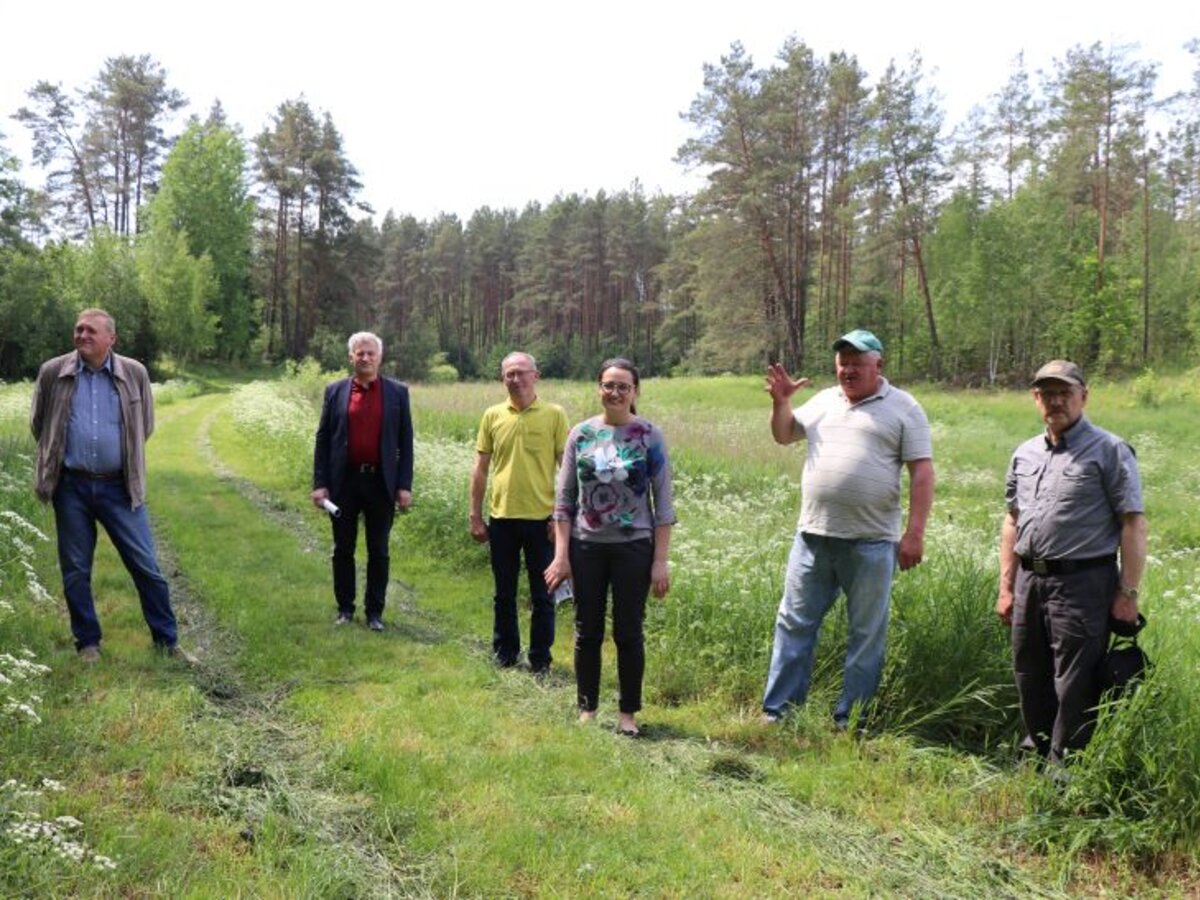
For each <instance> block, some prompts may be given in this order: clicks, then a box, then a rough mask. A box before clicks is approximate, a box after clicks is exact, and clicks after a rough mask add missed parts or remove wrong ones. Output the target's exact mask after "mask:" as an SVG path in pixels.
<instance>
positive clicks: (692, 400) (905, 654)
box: [0, 368, 1200, 897]
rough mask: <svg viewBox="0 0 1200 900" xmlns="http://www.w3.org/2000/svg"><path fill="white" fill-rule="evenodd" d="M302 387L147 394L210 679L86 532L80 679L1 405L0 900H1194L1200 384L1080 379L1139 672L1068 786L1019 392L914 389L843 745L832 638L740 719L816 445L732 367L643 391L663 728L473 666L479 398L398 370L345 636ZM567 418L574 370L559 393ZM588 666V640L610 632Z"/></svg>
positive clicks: (210, 386) (484, 645) (180, 573)
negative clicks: (1051, 762)
mask: <svg viewBox="0 0 1200 900" xmlns="http://www.w3.org/2000/svg"><path fill="white" fill-rule="evenodd" d="M328 377H329V376H327V375H323V374H322V373H320V372H318V371H315V370H314V369H311V368H307V369H306V368H301V369H297V370H293V371H292V372H291V373H290V374H289V375H288V376H287V377H284V378H280V379H274V380H270V381H259V382H254V383H252V384H248V385H232V384H229V383H226V382H223V381H222V380H221V379H220V378H215V377H209V378H208V379H206V380H205V382H204V384H203V385H201V384H200V382H199V381H198V380H193V381H188V380H186V377H185V380H177V381H174V382H171V383H168V384H166V385H164V386H162V388H160V389H159V393H158V397H159V410H158V412H159V428H158V431H157V432H156V434H155V437H154V438H153V440H152V441H151V444H150V457H151V458H150V470H151V479H150V509H151V513H152V516H153V517H154V520H155V524H156V530H157V532H158V535H159V539H160V543H161V547H160V550H161V553H162V555H163V557H164V559H165V560H166V568H167V570H168V572H169V574H170V577H171V579H172V585H173V589H174V597H175V601H176V604H177V606H178V608H179V610H180V613H181V620H182V624H183V633H184V638H183V639H184V641H185V642H186V643H187V644H188V645H189V646H190V647H191V648H193V649H194V651H195V652H196V654H197V655H198V656H199V657H200V664H199V665H198V666H197V667H195V668H192V669H187V668H183V667H181V666H179V665H177V664H175V663H173V662H172V661H170V660H167V659H163V658H160V657H158V656H155V655H154V654H152V653H151V652H150V650H149V639H148V635H147V634H146V633H145V628H144V625H143V624H142V623H141V619H140V614H139V612H138V609H137V600H136V596H134V595H133V592H132V588H131V585H130V584H129V581H128V578H127V577H126V576H125V574H124V571H123V570H122V568H121V566H120V563H119V561H118V560H117V559H116V557H115V554H114V553H113V551H112V548H111V547H110V546H109V545H108V544H107V542H106V541H102V542H101V550H100V553H99V555H98V562H97V577H96V585H97V591H98V595H99V597H100V613H101V617H102V621H103V623H104V626H105V657H104V660H103V662H102V663H101V665H100V666H98V667H96V668H95V669H91V670H88V669H84V668H83V667H82V666H80V665H79V664H78V662H77V661H76V660H75V658H74V654H73V649H72V646H71V641H70V635H69V629H68V628H67V624H66V616H65V611H64V610H63V608H62V601H61V599H60V597H59V582H58V578H57V573H56V569H55V564H54V554H53V520H52V516H51V515H50V514H49V513H48V512H47V510H45V509H44V508H42V507H40V506H38V505H37V504H36V503H35V502H34V501H33V499H32V494H31V492H30V491H29V480H30V475H29V466H30V454H31V449H32V448H31V445H30V442H29V441H28V439H27V437H26V436H25V427H26V426H25V416H26V414H27V404H28V386H27V385H25V386H22V385H13V386H7V387H4V386H0V436H2V437H0V462H2V469H0V501H2V507H3V512H2V513H0V785H3V787H0V895H10V894H13V895H40V896H66V895H79V894H84V895H88V896H92V895H101V896H103V895H109V896H157V895H169V896H197V897H207V896H314V897H318V896H319V897H326V896H339V897H351V896H438V897H444V896H580V895H591V896H612V895H621V896H625V895H630V894H639V895H650V896H739V897H741V896H783V895H794V894H817V895H831V894H846V895H851V896H858V895H879V894H884V895H903V896H929V895H937V896H962V897H978V896H1014V897H1016V896H1020V897H1025V896H1054V895H1058V894H1078V893H1086V894H1108V893H1111V894H1118V893H1119V894H1146V895H1151V894H1162V895H1167V896H1178V895H1187V894H1194V893H1196V892H1197V891H1200V854H1198V843H1197V838H1198V832H1200V775H1198V774H1197V773H1200V688H1197V686H1196V685H1197V679H1196V678H1195V675H1196V674H1197V670H1198V668H1200V638H1197V627H1196V625H1197V618H1198V616H1200V575H1198V567H1197V560H1198V558H1200V519H1198V516H1197V513H1196V512H1195V501H1196V498H1197V497H1198V496H1200V464H1198V463H1197V462H1196V457H1195V453H1194V447H1195V445H1196V443H1197V440H1196V433H1197V428H1196V425H1195V422H1196V421H1197V415H1196V413H1197V412H1198V411H1200V396H1198V395H1197V392H1196V389H1195V388H1194V387H1193V385H1194V384H1195V379H1194V377H1190V376H1189V377H1180V378H1178V379H1155V378H1153V376H1143V378H1141V379H1139V380H1138V381H1136V382H1130V383H1120V384H1101V385H1095V386H1094V388H1093V392H1092V397H1091V400H1090V402H1089V407H1088V412H1089V414H1090V415H1091V417H1092V418H1093V419H1094V420H1095V421H1096V422H1097V423H1098V424H1101V425H1102V426H1104V427H1107V428H1109V429H1111V430H1113V431H1116V432H1117V433H1119V434H1121V435H1123V436H1125V437H1126V438H1127V439H1129V440H1130V441H1131V442H1132V443H1133V444H1134V445H1135V447H1136V448H1137V450H1138V458H1139V462H1140V464H1141V467H1142V474H1143V479H1144V482H1145V485H1146V497H1147V503H1148V515H1149V518H1150V522H1151V563H1150V566H1149V568H1148V571H1147V576H1146V579H1145V582H1144V586H1145V590H1144V596H1145V597H1146V598H1147V599H1146V600H1145V602H1144V604H1143V606H1144V609H1145V610H1146V612H1147V613H1148V616H1149V618H1150V621H1151V625H1150V627H1149V629H1148V630H1147V633H1146V636H1145V638H1144V641H1143V642H1144V644H1145V646H1146V647H1147V649H1148V650H1149V652H1150V653H1151V655H1152V657H1153V658H1154V660H1155V662H1156V667H1155V669H1154V671H1153V673H1152V675H1151V676H1150V679H1149V680H1148V681H1147V683H1146V684H1145V685H1144V687H1143V689H1142V690H1141V691H1139V692H1138V693H1137V694H1136V695H1135V696H1134V697H1133V699H1132V700H1131V701H1129V702H1126V703H1123V704H1121V705H1119V706H1116V707H1113V708H1111V709H1106V710H1105V711H1104V713H1103V715H1102V720H1101V725H1100V728H1099V731H1098V733H1097V736H1096V738H1095V739H1094V741H1093V742H1092V745H1091V747H1090V748H1089V751H1088V753H1087V754H1086V756H1085V757H1084V758H1083V759H1082V760H1081V761H1080V763H1079V764H1078V765H1077V766H1076V767H1075V769H1074V773H1075V777H1074V778H1073V779H1072V780H1071V782H1070V783H1069V784H1068V785H1066V786H1062V785H1057V786H1056V785H1054V784H1052V783H1051V782H1049V780H1047V779H1045V778H1044V777H1043V776H1041V775H1040V774H1039V773H1038V772H1037V771H1036V770H1035V769H1034V768H1033V767H1031V766H1028V765H1022V764H1020V763H1019V761H1018V759H1017V755H1016V752H1015V742H1016V738H1017V737H1018V728H1017V724H1016V719H1015V710H1014V708H1013V704H1014V701H1015V695H1014V691H1013V689H1012V687H1011V675H1010V671H1009V664H1008V659H1007V645H1006V635H1005V634H1004V632H1003V631H1002V630H1001V628H1000V626H999V625H998V624H997V623H996V621H995V616H994V614H993V613H992V605H993V603H994V599H995V589H996V572H995V568H996V566H995V546H996V534H997V529H998V525H999V518H1000V515H1001V512H1002V494H1003V471H1004V466H1005V463H1006V462H1007V458H1008V456H1009V454H1010V453H1011V451H1012V448H1013V447H1014V446H1015V445H1016V443H1018V442H1019V441H1020V440H1022V439H1024V438H1025V437H1028V436H1029V435H1031V434H1033V433H1034V432H1035V431H1036V430H1037V428H1038V425H1039V423H1038V420H1037V417H1036V414H1035V412H1034V410H1033V406H1032V401H1031V400H1030V399H1029V397H1028V396H1027V395H1019V394H1013V393H983V392H979V393H963V392H944V391H940V390H936V389H932V388H927V387H922V386H915V387H913V388H911V389H912V390H913V391H914V393H916V394H917V395H918V397H919V398H920V399H921V400H922V402H923V404H924V406H925V408H926V410H927V411H928V413H929V415H930V419H931V422H932V424H933V428H934V442H935V444H934V446H935V456H936V465H937V470H938V495H937V501H936V503H935V507H934V515H933V521H932V523H931V527H930V534H929V536H928V538H927V561H926V563H925V564H924V565H922V566H921V567H920V568H918V569H916V570H914V571H912V572H909V573H905V574H903V575H902V576H901V577H900V578H899V579H898V580H897V584H896V589H895V594H894V603H893V618H892V624H891V631H890V645H889V658H888V666H887V670H886V672H885V678H884V683H883V685H882V688H881V691H880V696H879V704H878V706H877V709H876V710H875V713H874V715H873V718H872V720H871V721H870V722H869V723H868V725H869V727H868V730H867V733H866V736H865V737H862V738H858V739H855V738H851V737H848V736H846V735H844V734H837V733H835V732H834V731H833V729H832V727H831V725H830V722H829V709H830V705H831V702H832V698H833V696H834V693H835V692H836V689H837V681H838V675H839V671H838V670H839V668H840V663H841V659H840V657H841V651H842V648H843V647H844V622H843V621H842V619H841V617H840V616H839V615H837V614H835V615H832V616H831V617H830V619H829V621H828V622H827V624H826V628H825V632H824V633H823V635H822V643H821V648H820V654H819V659H818V667H817V672H816V679H815V685H814V691H813V695H812V697H811V699H810V703H809V704H808V706H807V707H806V708H805V709H804V710H803V711H802V713H801V714H800V715H797V716H795V717H793V718H791V719H789V720H788V722H787V724H786V726H785V727H783V728H781V729H774V730H764V729H762V728H761V727H760V726H759V725H758V724H757V710H758V700H759V698H760V695H761V690H762V682H763V678H764V676H765V672H766V663H767V656H768V654H769V652H770V641H771V624H772V620H773V616H774V610H775V606H776V604H777V602H778V594H779V589H780V583H781V578H782V573H783V566H784V561H785V558H786V553H787V549H788V546H789V545H790V541H791V537H792V532H793V530H794V527H795V518H796V514H797V510H798V506H799V489H798V478H799V468H800V462H801V456H800V455H799V451H798V450H797V449H796V448H779V447H776V446H774V445H773V444H772V443H771V441H770V438H769V434H768V431H767V426H766V417H767V401H766V398H765V396H764V395H763V393H762V389H761V381H760V380H759V379H753V378H720V379H676V380H655V381H648V382H646V383H645V384H644V385H643V392H642V399H641V400H640V401H639V410H640V411H641V412H642V413H643V414H644V415H646V416H647V417H648V418H650V419H652V420H653V421H655V422H656V423H657V424H659V425H660V426H661V427H662V428H663V430H664V432H665V433H666V435H667V439H668V441H669V442H670V445H671V449H672V459H673V462H674V466H675V469H676V498H677V505H678V507H679V515H680V523H679V525H678V526H677V528H676V534H675V539H674V541H673V547H672V567H673V588H672V593H671V594H670V595H669V597H668V598H667V599H666V600H665V601H661V602H653V603H652V605H651V608H650V611H649V615H648V621H647V640H648V660H647V684H646V688H647V693H646V709H645V711H644V712H643V714H642V716H641V719H642V721H644V722H645V723H646V725H647V731H648V739H646V740H643V741H638V742H629V741H621V740H618V739H617V738H616V737H615V736H614V735H613V734H612V733H611V730H612V725H613V724H614V721H615V703H614V702H613V698H614V697H615V678H614V677H613V675H614V672H613V669H614V667H613V665H612V659H611V657H606V664H605V694H604V696H603V698H602V704H601V711H602V714H601V718H600V723H599V726H598V727H592V728H581V727H579V726H578V725H576V724H575V722H574V719H575V716H574V710H573V696H574V694H573V687H572V682H571V676H570V656H571V639H570V633H571V623H570V621H569V613H567V614H564V615H562V616H560V621H559V628H558V641H557V643H556V645H555V651H556V663H555V667H556V670H557V674H556V675H555V676H553V677H551V678H550V679H548V680H545V681H535V680H533V679H532V678H530V677H529V675H528V673H524V672H521V671H503V672H501V671H497V670H495V669H494V668H493V667H492V666H491V664H490V662H489V659H488V652H487V650H488V641H489V638H490V627H491V612H490V573H489V571H488V569H487V563H486V553H485V551H484V550H483V549H482V548H480V547H478V546H477V545H475V544H473V543H472V542H471V541H470V539H469V536H468V533H467V526H466V490H467V473H468V471H469V467H470V464H471V462H472V456H473V451H472V446H473V437H474V429H475V426H476V423H477V421H478V416H479V414H480V412H481V411H482V409H483V408H484V406H486V405H488V404H489V403H492V402H497V401H498V400H499V399H501V398H502V391H501V389H500V386H499V385H498V384H476V385H439V386H423V385H417V386H414V388H413V404H414V415H415V418H416V428H417V434H418V451H417V476H416V484H415V489H414V493H415V496H416V503H415V506H414V509H413V511H412V512H411V513H410V514H409V515H407V516H404V517H401V518H400V519H399V520H398V524H397V528H396V529H395V531H394V537H393V540H394V547H393V556H392V558H393V579H394V583H393V584H392V585H391V587H390V589H389V601H388V612H387V616H386V618H387V620H388V622H389V625H390V626H391V627H390V629H389V631H388V632H386V633H385V634H384V635H382V636H378V635H372V634H370V633H368V632H367V631H366V630H365V629H362V628H353V629H349V630H346V629H339V630H336V631H335V630H334V629H333V627H332V626H331V621H332V613H333V603H332V596H331V588H330V579H329V571H328V559H327V548H328V534H327V525H325V523H324V522H323V520H322V518H321V517H320V516H319V515H317V514H316V513H315V512H314V511H313V510H312V509H311V506H310V505H309V504H308V503H307V478H308V474H307V473H308V470H309V465H310V454H311V440H312V433H313V429H314V428H315V417H316V408H315V404H316V403H317V402H318V401H319V396H320V389H321V387H322V385H323V384H324V382H325V380H326V379H327V378H328ZM541 393H542V395H543V396H544V397H546V398H547V399H550V400H554V401H556V402H559V403H562V404H563V405H564V406H565V407H566V408H567V410H568V416H569V418H570V419H571V420H572V421H576V420H578V419H580V418H582V417H584V416H586V415H589V414H591V413H592V412H594V411H595V410H596V404H595V400H594V393H593V389H592V387H591V386H590V385H582V384H569V383H555V382H547V383H544V384H543V386H542V392H541ZM609 649H610V650H611V648H609Z"/></svg>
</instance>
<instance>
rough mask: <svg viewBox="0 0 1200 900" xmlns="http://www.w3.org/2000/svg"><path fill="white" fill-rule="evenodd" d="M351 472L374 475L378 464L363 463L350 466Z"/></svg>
mask: <svg viewBox="0 0 1200 900" xmlns="http://www.w3.org/2000/svg"><path fill="white" fill-rule="evenodd" d="M350 471H351V472H357V473H358V474H359V475H374V474H375V473H376V472H378V471H379V466H372V465H368V464H366V463H364V464H363V465H361V466H351V467H350Z"/></svg>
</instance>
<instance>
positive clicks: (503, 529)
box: [488, 518, 554, 672]
mask: <svg viewBox="0 0 1200 900" xmlns="http://www.w3.org/2000/svg"><path fill="white" fill-rule="evenodd" d="M549 521H550V520H549V519H548V518H547V519H496V518H493V519H492V520H491V521H490V522H488V545H489V546H490V548H491V555H492V576H493V577H494V579H495V582H496V596H495V597H494V598H493V600H492V611H493V620H492V652H493V653H494V654H495V656H496V661H497V662H498V663H500V665H502V666H511V665H515V664H516V661H517V655H518V654H519V653H520V652H521V628H520V625H519V624H518V622H517V581H518V579H519V578H520V573H521V555H522V554H524V555H525V572H526V575H528V577H529V600H530V604H531V606H532V607H533V615H532V617H531V621H530V623H529V667H530V668H531V669H533V671H535V672H542V671H545V670H546V669H548V668H549V667H550V661H551V655H550V647H551V646H552V645H553V644H554V600H553V599H552V598H551V597H550V592H549V591H548V590H546V579H545V575H544V573H545V571H546V567H547V566H548V565H550V560H551V559H553V558H554V545H553V544H552V543H551V542H550V536H549V534H548V533H547V530H546V529H547V527H548V526H547V523H548V522H549Z"/></svg>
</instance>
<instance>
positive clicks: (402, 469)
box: [313, 375, 413, 503]
mask: <svg viewBox="0 0 1200 900" xmlns="http://www.w3.org/2000/svg"><path fill="white" fill-rule="evenodd" d="M379 381H380V383H381V385H382V387H383V429H382V431H381V433H380V437H379V460H380V463H381V465H382V466H383V481H384V484H385V485H386V486H387V492H388V496H389V497H391V498H393V499H395V496H396V491H411V490H412V478H413V427H412V411H411V410H410V409H409V404H408V388H407V387H406V386H405V385H404V384H402V383H401V382H399V381H396V379H394V378H386V377H384V376H383V375H380V376H379ZM349 412H350V379H349V378H343V379H342V380H341V381H335V382H333V383H332V384H330V385H328V386H327V387H326V388H325V402H324V403H323V404H322V406H321V423H320V424H319V425H318V426H317V442H316V446H315V447H314V448H313V490H316V489H317V488H328V490H329V496H330V499H332V500H333V502H334V503H337V502H338V498H339V496H340V495H341V492H342V485H343V484H344V483H345V480H346V458H347V455H348V453H349V446H350V429H349V424H350V415H349Z"/></svg>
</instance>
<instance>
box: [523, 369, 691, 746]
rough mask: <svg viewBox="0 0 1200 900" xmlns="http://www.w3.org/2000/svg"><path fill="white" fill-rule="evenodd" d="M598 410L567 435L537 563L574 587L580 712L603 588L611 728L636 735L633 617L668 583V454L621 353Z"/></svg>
mask: <svg viewBox="0 0 1200 900" xmlns="http://www.w3.org/2000/svg"><path fill="white" fill-rule="evenodd" d="M598 380H599V394H600V403H601V405H602V406H603V407H604V412H603V413H602V414H601V415H598V416H593V417H592V418H590V419H587V420H586V421H584V422H580V423H579V424H578V425H576V426H575V427H574V428H572V429H571V433H570V434H569V435H568V436H567V446H566V450H565V451H564V453H563V460H562V467H561V468H560V469H559V473H558V496H557V498H556V502H555V507H554V525H555V530H556V540H555V545H554V546H555V553H554V560H553V561H552V562H551V563H550V566H549V567H548V568H547V569H546V584H547V586H548V587H549V588H550V589H551V590H553V589H554V588H556V587H557V586H558V585H559V584H561V583H562V582H563V581H566V580H567V579H568V578H571V579H573V581H574V590H575V682H576V689H577V694H578V699H579V719H580V721H581V722H589V721H591V720H592V719H594V718H595V717H596V705H597V701H598V699H599V693H600V647H601V645H602V644H603V643H604V617H605V607H606V605H607V600H608V592H609V589H610V588H611V589H612V602H613V612H612V615H613V641H614V642H615V643H616V645H617V679H618V681H619V682H620V686H621V698H620V713H619V716H618V720H617V731H619V732H620V733H621V734H624V735H628V736H630V737H637V736H638V734H639V731H638V725H637V720H636V719H635V714H636V713H637V711H638V710H640V709H641V708H642V675H643V672H644V671H645V667H646V655H645V650H644V646H643V638H642V621H643V619H644V618H645V613H646V595H647V593H649V591H650V590H653V591H654V596H655V597H664V596H666V593H667V591H668V590H670V587H671V575H670V571H669V569H668V567H667V551H668V549H669V547H670V544H671V526H672V525H673V524H674V522H675V507H674V505H673V504H672V502H671V463H670V460H669V459H668V457H667V445H666V442H665V441H664V440H663V435H662V432H661V431H660V430H659V429H658V428H657V427H656V426H655V425H653V424H651V423H650V422H647V421H646V420H645V419H643V418H641V417H639V416H638V415H637V407H636V401H637V397H638V390H639V384H640V379H639V377H638V370H637V368H636V367H635V366H634V365H633V363H631V362H630V361H629V360H627V359H610V360H607V361H606V362H604V363H603V364H602V365H601V366H600V377H599V379H598Z"/></svg>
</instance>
